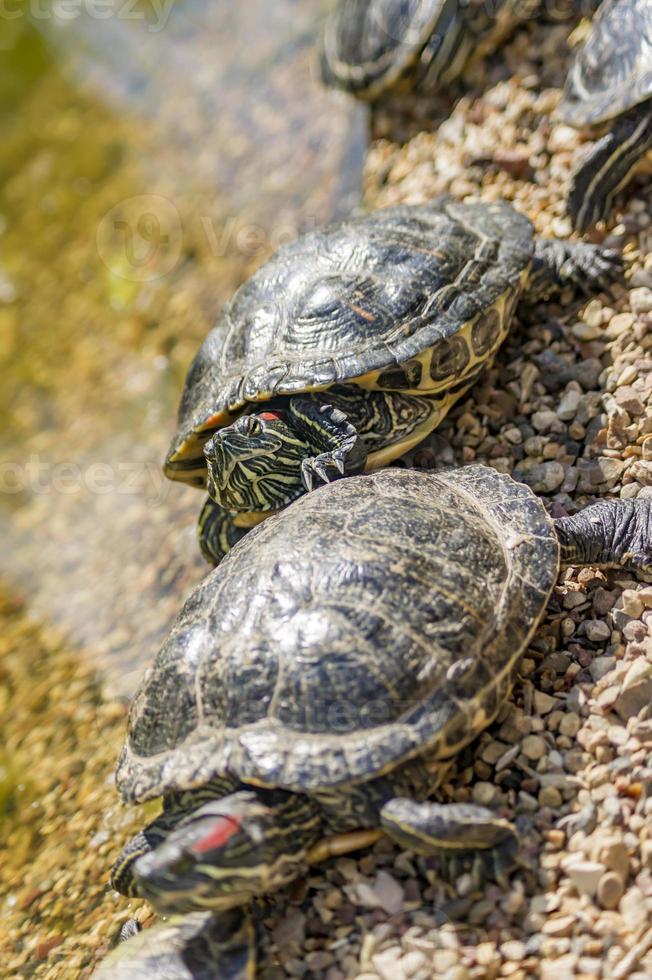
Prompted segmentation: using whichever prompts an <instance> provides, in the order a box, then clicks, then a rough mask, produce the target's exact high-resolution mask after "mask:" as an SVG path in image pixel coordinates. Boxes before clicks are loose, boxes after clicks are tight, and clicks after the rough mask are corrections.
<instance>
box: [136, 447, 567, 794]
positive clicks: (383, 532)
mask: <svg viewBox="0 0 652 980" xmlns="http://www.w3.org/2000/svg"><path fill="white" fill-rule="evenodd" d="M557 568H558V544H557V538H556V535H555V533H554V529H553V527H552V523H551V521H550V520H549V518H548V516H547V514H546V512H545V509H544V507H543V505H542V503H541V502H540V501H539V500H538V499H537V498H536V497H535V496H534V495H533V494H532V493H531V491H530V490H529V489H528V488H527V487H525V486H523V485H520V484H517V483H514V481H513V480H511V479H510V478H508V477H506V476H504V475H501V474H498V473H496V472H495V471H493V470H491V469H488V468H485V467H482V466H468V467H465V468H463V469H461V470H454V471H447V472H442V473H438V474H431V473H419V472H415V471H404V470H397V469H389V470H381V471H379V472H377V473H373V474H370V475H368V476H360V477H352V478H350V479H348V480H342V481H338V482H336V483H334V484H330V485H328V486H325V487H323V488H321V489H320V490H317V491H314V492H313V493H311V494H307V495H306V496H305V497H303V498H301V499H300V500H299V501H298V502H297V503H295V504H293V505H292V506H291V507H290V508H289V509H287V510H286V511H284V512H283V513H282V514H281V515H279V516H277V517H274V518H270V519H269V520H268V521H266V522H265V523H264V524H262V525H260V526H259V527H257V528H256V529H254V530H253V531H252V532H251V533H250V534H249V535H248V536H247V537H246V538H245V539H244V540H243V541H241V542H240V543H239V544H238V545H237V546H236V547H235V548H234V549H233V551H232V552H230V553H229V555H228V556H227V557H226V558H225V560H224V561H223V562H222V563H221V565H220V566H219V567H218V568H217V569H216V570H215V571H214V572H213V573H212V574H211V575H209V576H208V577H207V578H206V579H205V580H204V581H203V582H202V583H201V584H200V585H199V586H198V587H197V589H196V590H195V591H194V592H193V594H192V595H191V596H190V598H189V600H188V602H187V603H186V605H185V607H184V608H183V610H182V612H181V614H180V616H179V617H178V619H177V621H176V623H175V625H174V626H173V628H172V631H171V633H170V635H169V637H168V639H167V641H166V642H165V644H164V645H163V647H162V649H161V651H160V653H159V655H158V658H157V660H156V662H155V665H154V668H153V670H152V671H151V672H150V673H149V675H148V677H147V678H146V679H145V681H144V683H143V685H142V687H141V689H140V691H139V693H138V694H137V696H136V698H135V700H134V703H133V705H132V711H131V717H130V727H129V735H128V739H127V742H126V745H125V748H124V750H123V753H122V756H121V759H120V763H119V766H118V773H117V782H118V786H119V788H120V790H121V792H122V794H123V796H124V797H125V799H128V800H137V801H141V800H145V799H149V798H151V797H154V796H157V795H159V794H161V793H162V792H164V791H166V790H170V789H189V788H192V787H193V786H197V785H201V784H203V783H204V782H205V781H206V780H208V779H210V778H213V777H214V776H216V775H226V774H231V775H234V776H236V777H238V778H241V779H243V780H245V781H246V780H253V781H255V782H256V783H259V784H266V785H270V786H281V787H285V788H288V789H295V790H297V791H305V792H310V791H315V790H317V789H319V788H325V787H330V786H337V785H343V784H346V783H350V782H354V781H360V780H365V779H368V778H372V777H373V776H374V775H376V774H378V773H380V772H381V771H388V770H389V769H391V768H393V767H394V766H396V765H397V764H399V763H400V762H402V761H403V760H406V759H408V758H410V757H412V756H416V755H418V754H419V753H420V752H421V751H422V750H423V749H424V748H425V747H426V746H437V752H440V753H441V754H442V755H444V756H445V755H447V754H452V753H453V752H454V751H457V750H459V748H460V746H461V744H465V743H466V742H467V741H469V740H470V739H471V738H472V737H473V735H474V734H476V733H477V731H478V730H479V729H480V728H482V727H483V725H484V724H486V723H487V720H490V719H491V717H493V715H494V714H495V712H496V711H497V709H498V707H499V706H500V703H501V701H502V699H503V698H504V697H505V696H506V693H507V690H508V688H509V684H510V681H511V676H512V673H513V670H514V666H515V663H516V661H517V659H518V655H519V654H520V652H521V651H522V649H523V648H524V646H525V644H526V643H527V641H528V638H529V636H530V635H531V633H532V632H533V630H534V629H535V627H536V624H537V621H538V619H539V616H540V615H541V613H542V612H543V610H544V607H545V603H546V600H547V598H548V595H549V593H550V590H551V589H552V586H553V584H554V581H555V578H556V574H557ZM483 719H484V720H483Z"/></svg>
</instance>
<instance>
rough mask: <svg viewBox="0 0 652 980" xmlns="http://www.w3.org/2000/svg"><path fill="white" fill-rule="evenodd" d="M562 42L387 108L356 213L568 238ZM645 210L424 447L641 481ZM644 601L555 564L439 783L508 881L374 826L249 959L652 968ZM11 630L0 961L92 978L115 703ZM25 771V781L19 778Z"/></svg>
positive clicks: (333, 977)
mask: <svg viewBox="0 0 652 980" xmlns="http://www.w3.org/2000/svg"><path fill="white" fill-rule="evenodd" d="M566 36H567V28H566V27H564V26H563V25H552V26H551V25H547V26H541V25H536V24H530V25H528V27H527V28H524V29H522V30H520V31H519V32H518V33H517V35H516V36H515V37H514V39H513V40H512V42H511V43H510V44H509V45H507V46H506V47H505V48H504V49H503V51H502V52H501V54H500V56H499V57H497V58H495V59H493V60H492V61H491V62H490V63H489V64H488V65H487V66H486V67H485V68H484V69H482V70H480V71H479V72H478V75H477V77H475V78H474V80H473V83H474V86H475V89H474V90H472V91H471V92H470V94H467V95H465V96H464V97H463V98H462V99H461V100H460V101H459V102H458V104H457V105H456V107H455V108H454V109H453V110H452V111H451V112H450V116H449V118H447V119H445V120H444V121H443V122H442V123H441V125H440V126H439V127H438V128H437V126H436V123H434V122H433V121H432V111H433V107H432V102H428V101H427V100H424V101H423V102H421V101H419V100H417V101H416V103H413V104H412V110H411V112H410V113H406V112H405V103H402V104H399V105H398V107H396V106H395V107H393V108H392V109H391V110H390V109H384V110H382V111H379V112H377V113H376V114H375V117H374V119H373V126H372V131H373V133H374V134H375V137H376V139H375V142H374V143H373V144H372V146H371V148H370V152H369V154H368V159H367V166H366V173H365V201H366V205H367V206H368V207H380V206H385V205H389V204H392V203H398V202H403V201H406V202H419V201H424V200H427V199H429V198H431V197H432V196H434V195H435V194H437V193H439V192H441V191H449V192H451V193H453V194H454V195H456V196H457V197H459V198H464V197H466V196H468V195H479V196H480V197H481V198H483V199H484V200H487V201H491V200H494V199H496V198H498V197H502V198H506V199H508V200H511V201H513V202H514V204H515V206H516V207H518V208H520V209H521V210H522V211H524V212H525V213H527V214H528V215H529V216H530V217H531V219H532V220H533V222H534V224H535V226H536V228H537V231H538V232H540V233H542V234H549V235H553V234H555V235H560V236H562V237H566V236H567V235H569V234H570V225H569V223H568V220H567V218H566V217H565V214H564V206H563V201H564V196H565V193H566V189H567V186H568V180H569V175H570V171H571V168H572V166H573V164H574V163H575V162H576V160H577V159H578V158H579V156H580V154H581V153H582V151H583V150H584V148H585V144H584V142H583V138H582V136H581V135H579V134H577V133H576V132H575V131H574V130H572V129H569V128H568V127H566V126H562V125H559V124H558V123H556V122H555V121H554V118H553V113H554V109H555V107H556V105H557V102H558V100H559V96H560V88H561V84H562V82H563V77H564V72H565V68H566V65H567V52H566ZM449 109H450V107H448V108H447V110H446V111H447V112H448V111H449ZM419 130H422V131H419ZM397 137H398V138H399V140H400V141H397V140H396V138H397ZM478 161H480V162H478ZM651 203H652V200H651V194H650V190H649V188H645V187H642V186H641V185H640V184H639V185H637V186H636V185H635V186H633V187H632V189H631V193H630V194H629V196H628V198H627V201H626V203H625V204H624V205H623V206H622V208H620V209H617V210H616V213H615V214H614V216H613V219H612V220H611V221H610V223H609V225H608V227H607V228H606V229H605V230H603V231H594V232H593V233H592V235H591V238H592V239H593V240H594V241H604V242H606V243H607V244H609V245H612V246H614V247H617V248H619V249H620V250H621V251H622V252H623V254H624V257H625V263H626V281H625V282H624V283H623V284H616V285H614V287H613V289H612V290H611V292H610V294H609V295H608V294H606V293H602V294H600V295H599V296H595V297H592V298H591V299H590V301H584V302H582V301H581V300H580V299H579V298H578V297H577V296H574V295H573V294H572V292H568V293H565V294H564V295H563V296H562V297H561V299H560V300H559V301H555V302H551V303H546V304H539V305H538V306H537V307H536V308H535V309H532V310H529V311H525V312H524V313H523V316H522V319H521V320H520V322H518V323H517V324H515V326H514V329H513V330H512V332H511V335H510V337H509V338H508V339H507V341H506V343H505V344H504V346H503V348H502V350H501V351H500V352H499V354H498V356H497V358H496V361H495V363H494V365H493V366H492V367H491V368H489V369H488V370H487V371H486V372H485V374H484V376H483V377H482V378H481V379H480V380H479V382H478V383H477V384H476V385H475V387H474V389H473V390H472V391H471V392H470V393H469V395H468V396H466V397H465V399H464V400H463V401H462V402H461V403H460V404H459V405H458V406H457V407H456V408H455V409H454V411H453V412H451V414H450V416H449V417H448V419H446V420H445V421H444V423H443V424H442V426H441V427H440V429H439V431H438V432H437V433H436V434H435V435H434V436H433V437H432V438H431V439H429V440H428V442H427V444H426V445H425V446H422V447H420V449H419V450H417V451H416V452H415V453H414V454H413V457H412V462H413V463H415V464H417V465H420V466H424V467H428V466H433V465H438V464H440V463H457V464H463V463H465V462H470V461H473V460H479V461H482V462H485V463H487V464H488V465H491V466H493V467H495V468H496V469H498V470H500V471H501V472H507V473H511V474H513V475H514V476H515V477H516V478H517V479H520V480H524V481H526V482H528V483H529V485H530V486H532V487H533V488H534V489H536V492H538V493H540V494H541V495H542V496H543V497H544V498H545V500H546V503H547V505H548V506H549V508H550V511H551V513H552V514H553V515H554V516H559V515H563V514H566V513H573V512H575V511H576V510H577V509H578V508H579V507H581V506H583V505H584V504H586V503H588V502H590V501H592V500H594V499H596V498H598V497H599V496H601V495H604V494H607V495H610V496H620V497H624V498H635V497H637V496H639V495H640V496H641V497H646V496H649V495H650V493H651V491H652V397H651V395H652V354H651V350H652V331H651V330H650V326H651V325H652V320H651V319H650V313H651V310H652V307H651V305H650V292H651V289H652V256H651V255H650V241H651V240H652V230H651V228H650V204H651ZM651 611H652V588H650V587H649V586H648V587H645V586H642V584H641V583H639V582H637V581H636V580H634V579H633V578H632V576H630V575H628V574H627V573H624V572H619V571H607V572H602V571H600V572H598V571H595V570H593V569H571V570H567V571H565V572H563V573H562V575H561V576H560V578H559V582H558V584H557V586H556V588H555V590H554V594H553V597H552V600H551V602H550V604H549V607H548V610H547V614H546V616H545V618H544V620H543V622H542V624H541V627H540V629H539V630H538V632H537V634H536V636H535V638H534V640H533V641H532V643H531V645H530V648H529V649H528V650H527V652H526V655H525V658H524V661H523V664H522V669H521V676H520V677H519V679H518V680H517V682H516V685H515V689H514V692H513V696H512V699H511V700H510V702H509V703H508V704H507V705H505V706H504V708H503V709H502V711H501V713H500V715H499V717H498V719H497V721H496V722H495V723H494V725H492V726H491V729H490V730H489V731H487V732H485V733H483V734H482V735H481V736H480V738H479V739H478V740H477V741H476V742H475V743H474V744H473V745H472V746H470V747H469V748H467V749H466V750H465V751H464V752H462V753H461V755H460V757H459V758H458V759H457V760H456V764H455V766H454V768H453V769H452V770H451V772H450V774H449V777H448V779H447V781H446V783H445V785H444V786H443V787H442V797H443V799H445V800H452V801H460V802H465V801H470V800H480V799H481V800H483V801H486V803H487V804H489V805H491V806H492V807H494V808H495V809H496V810H497V811H499V812H500V813H502V814H504V815H506V816H509V817H510V818H511V819H513V820H515V821H516V824H517V826H518V828H519V831H520V834H521V848H520V859H521V867H520V868H519V869H518V870H517V871H516V872H515V873H514V874H513V875H512V876H511V879H510V886H509V888H508V889H506V890H503V889H501V888H500V887H498V886H497V885H495V884H491V883H490V884H487V885H486V886H485V887H484V889H482V890H480V891H477V892H476V891H474V890H473V888H472V887H471V886H470V881H469V876H468V875H462V876H461V877H460V878H459V879H458V880H457V881H456V882H455V883H454V885H453V886H452V887H450V886H448V885H446V884H444V883H443V882H442V879H441V877H440V875H439V874H438V868H439V863H438V861H437V859H424V858H422V857H418V856H416V855H414V854H411V853H406V852H401V851H399V850H398V849H397V848H396V847H395V846H394V845H392V844H391V843H390V842H389V841H388V840H386V839H381V840H380V841H379V842H378V843H377V844H376V845H375V846H374V847H373V848H372V849H371V850H369V851H366V852H360V853H359V854H354V855H350V856H347V857H342V858H338V859H336V860H331V861H329V862H327V863H325V864H324V865H321V866H319V867H315V868H314V869H313V870H312V871H311V873H310V875H309V876H308V877H307V878H306V879H305V880H304V881H299V882H296V883H295V885H294V886H293V887H292V888H291V889H288V890H287V891H285V892H283V893H280V894H279V895H277V896H274V897H273V898H272V899H270V900H269V901H266V902H265V903H263V904H262V905H261V908H260V909H259V917H260V919H261V924H262V926H263V936H264V944H265V953H264V959H263V967H262V971H261V975H262V976H263V977H264V978H266V980H281V978H283V977H304V976H305V977H316V978H320V980H343V978H353V977H357V978H358V980H378V978H382V980H385V978H387V980H401V978H403V977H409V978H414V980H427V978H431V977H438V978H444V980H481V978H496V977H511V978H514V980H526V978H529V977H539V978H541V980H546V978H550V980H562V978H565V977H576V976H577V977H583V978H585V980H589V978H594V977H595V978H615V980H617V978H624V977H628V978H632V980H644V978H646V977H649V976H650V975H652V928H650V925H649V923H650V919H651V916H652V829H651V817H652V716H651V715H650V702H651V700H652V634H651V627H652V619H651V617H650V615H649V613H650V612H651ZM0 642H4V643H5V645H6V652H7V655H8V659H7V661H6V664H5V666H4V667H3V671H4V673H3V674H2V675H1V680H2V686H0V696H2V697H3V699H4V700H3V702H2V708H3V710H4V711H7V710H8V708H7V704H8V699H10V696H11V693H12V690H13V688H14V687H15V686H16V685H18V683H19V681H20V683H21V684H22V685H23V689H25V688H26V687H29V690H30V694H29V697H26V699H25V700H24V701H23V702H22V703H21V705H20V709H21V711H22V712H24V718H22V719H21V720H20V721H19V724H18V726H17V727H16V723H15V720H14V722H13V727H14V730H15V734H14V735H13V736H12V741H11V742H10V744H9V745H8V748H7V750H6V752H7V756H8V759H9V760H10V763H8V764H7V766H6V767H5V770H4V772H5V775H4V776H3V781H2V783H0V788H1V789H2V793H3V798H4V799H7V800H11V801H13V802H12V805H11V806H6V807H5V818H4V819H5V823H6V827H4V826H3V831H4V830H6V833H4V834H3V839H4V841H5V843H4V844H2V845H0V848H1V849H0V856H1V857H2V859H3V862H4V866H5V870H4V871H3V884H2V901H3V908H4V909H5V911H6V926H7V929H8V933H9V936H10V943H9V953H8V954H7V955H6V956H5V958H4V963H3V966H4V968H6V969H8V971H9V975H10V976H35V977H41V978H47V980H58V978H66V980H67V978H69V977H72V976H75V977H77V976H79V977H82V978H83V977H86V976H88V975H89V973H90V970H91V968H92V966H93V964H94V963H95V962H96V961H97V960H98V959H99V958H100V957H101V956H102V955H103V954H104V952H105V951H106V949H107V948H108V947H109V946H110V945H111V944H112V943H113V942H114V941H115V937H116V936H117V933H118V932H119V928H120V926H121V925H122V924H123V923H124V921H125V919H126V918H128V917H129V916H131V915H134V914H135V915H136V916H137V917H138V918H139V919H140V920H141V921H144V922H147V921H148V916H149V913H148V910H147V907H146V906H145V905H144V904H143V903H134V902H127V901H126V900H124V899H121V898H119V897H118V896H116V895H115V894H112V893H111V892H110V891H109V890H108V888H107V885H106V877H107V873H108V869H109V866H110V863H111V859H112V857H113V856H114V855H115V854H116V853H117V851H118V849H119V847H120V845H121V843H122V841H123V840H124V839H125V838H126V837H127V836H128V834H129V833H130V832H132V830H133V827H134V826H139V825H140V824H141V823H142V822H143V814H142V813H138V812H137V811H136V812H135V813H131V812H130V811H128V810H123V809H122V808H121V807H120V806H119V805H118V803H117V801H116V795H115V790H114V788H113V786H112V781H111V775H110V774H111V770H112V767H113V762H114V759H115V753H116V751H117V748H118V746H119V742H120V739H121V735H122V730H123V725H124V708H123V707H122V706H121V705H120V704H119V703H118V702H115V701H105V700H103V699H102V697H101V696H100V694H99V692H98V691H97V689H96V688H95V687H94V685H93V682H92V680H91V679H90V678H89V677H85V676H84V675H83V674H82V673H80V668H79V663H78V661H72V660H70V659H69V658H68V656H67V654H65V652H63V651H62V650H61V648H60V647H59V646H57V643H56V641H55V640H54V639H53V638H51V637H49V636H45V637H44V636H43V635H42V632H39V627H38V626H37V625H36V624H34V623H30V622H27V621H26V620H25V619H24V617H23V616H22V615H21V614H20V613H19V612H16V614H15V628H14V632H13V633H12V634H11V635H10V636H8V637H3V638H2V641H0ZM30 675H33V683H32V684H31V686H30V685H27V684H26V676H30ZM15 708H16V706H15V705H14V708H13V710H14V711H15ZM37 711H39V712H41V714H42V716H43V718H47V719H49V722H48V725H49V727H48V731H51V735H49V736H48V738H47V739H46V738H45V737H44V735H43V731H42V729H41V728H40V727H38V728H34V727H33V721H32V720H31V719H33V717H34V714H35V713H36V712H37ZM98 732H101V733H102V738H101V739H100V738H98V737H97V733H98ZM21 753H22V755H21ZM21 759H24V760H25V761H24V764H23V766H22V768H20V769H18V768H17V767H16V766H17V763H16V760H21ZM18 771H20V772H25V773H27V774H28V779H27V778H26V782H25V785H24V786H23V787H22V788H19V785H18V783H19V780H18V779H17V777H16V773H17V772H18ZM54 771H56V773H57V779H53V777H52V773H53V772H54ZM72 854H74V860H72V859H71V855H72Z"/></svg>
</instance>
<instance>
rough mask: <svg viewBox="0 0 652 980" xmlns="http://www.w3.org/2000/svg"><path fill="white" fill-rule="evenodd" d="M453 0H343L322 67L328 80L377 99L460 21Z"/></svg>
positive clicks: (332, 20)
mask: <svg viewBox="0 0 652 980" xmlns="http://www.w3.org/2000/svg"><path fill="white" fill-rule="evenodd" d="M456 11H457V2H456V0H455V2H453V3H451V2H450V0H342V2H341V3H340V6H339V8H338V10H337V11H336V12H335V13H334V14H333V15H332V16H331V17H330V18H329V19H328V21H327V23H326V29H325V32H324V38H323V43H322V59H321V70H322V77H323V79H324V81H325V82H326V83H327V84H330V85H334V86H336V87H340V86H341V87H344V88H346V89H347V90H348V91H349V92H355V93H356V94H358V95H363V96H364V97H365V98H373V97H375V96H376V95H377V94H378V93H379V92H381V91H383V90H384V89H387V88H390V87H391V86H392V85H393V84H394V83H395V82H396V81H397V80H398V79H399V78H400V77H401V75H403V74H404V73H405V71H406V69H408V68H409V67H410V66H412V65H414V64H415V63H416V62H417V61H418V59H419V57H420V56H421V55H422V52H423V49H424V47H425V46H426V44H427V43H428V42H429V41H430V40H431V38H433V36H435V32H436V37H437V38H441V37H442V36H443V35H444V34H445V32H446V28H449V29H450V28H451V26H452V24H453V23H455V15H456Z"/></svg>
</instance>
